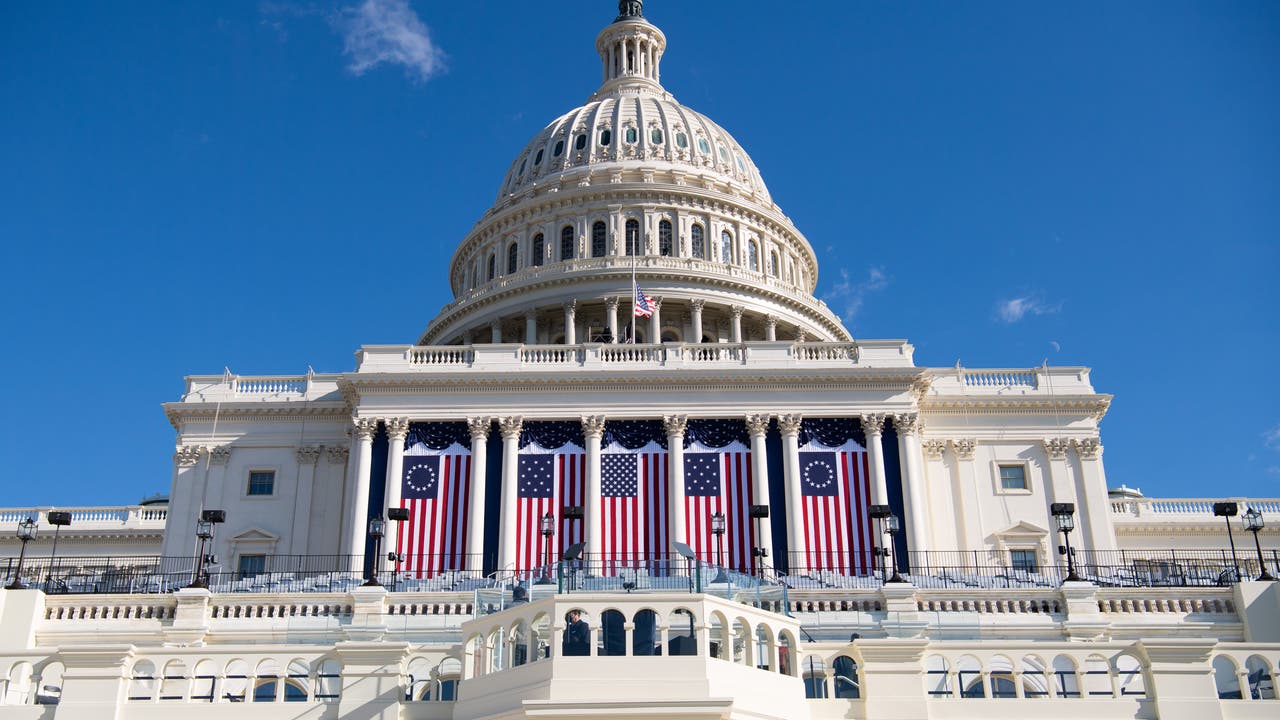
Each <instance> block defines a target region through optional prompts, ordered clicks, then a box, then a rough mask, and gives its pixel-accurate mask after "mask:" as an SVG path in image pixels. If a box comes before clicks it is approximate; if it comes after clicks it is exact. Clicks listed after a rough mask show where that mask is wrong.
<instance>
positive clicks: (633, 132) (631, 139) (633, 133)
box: [625, 128, 640, 145]
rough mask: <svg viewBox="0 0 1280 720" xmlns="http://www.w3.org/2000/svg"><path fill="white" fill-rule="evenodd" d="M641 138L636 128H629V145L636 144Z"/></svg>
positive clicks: (627, 137)
mask: <svg viewBox="0 0 1280 720" xmlns="http://www.w3.org/2000/svg"><path fill="white" fill-rule="evenodd" d="M639 136H640V135H639V133H637V132H636V129H635V128H627V134H626V136H625V137H626V140H627V144H628V145H633V144H635V142H636V140H637V139H639Z"/></svg>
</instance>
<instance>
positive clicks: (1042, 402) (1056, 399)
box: [920, 395, 1112, 422]
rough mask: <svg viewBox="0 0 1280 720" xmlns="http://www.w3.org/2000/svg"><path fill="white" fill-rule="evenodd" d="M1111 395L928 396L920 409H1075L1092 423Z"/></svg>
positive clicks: (949, 412) (932, 412)
mask: <svg viewBox="0 0 1280 720" xmlns="http://www.w3.org/2000/svg"><path fill="white" fill-rule="evenodd" d="M1111 397H1112V396H1111V395H1078V396H1075V397H1067V396H1062V395H1054V396H1052V397H1049V396H1045V397H1030V396H1026V395H1008V396H993V397H984V398H978V397H973V396H970V397H966V398H955V399H951V398H945V397H939V396H938V395H929V396H927V397H926V398H924V399H922V400H921V401H920V410H921V411H924V412H926V413H927V414H930V415H948V416H963V415H966V414H970V413H972V414H980V415H981V414H992V415H994V414H1001V413H1005V414H1011V415H1052V414H1054V413H1061V412H1078V413H1080V414H1082V415H1084V416H1085V417H1086V418H1089V419H1091V420H1094V421H1095V422H1097V421H1099V420H1101V418H1102V416H1103V415H1105V414H1106V412H1107V409H1108V408H1109V407H1111Z"/></svg>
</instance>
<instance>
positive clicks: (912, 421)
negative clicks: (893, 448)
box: [893, 413, 924, 435]
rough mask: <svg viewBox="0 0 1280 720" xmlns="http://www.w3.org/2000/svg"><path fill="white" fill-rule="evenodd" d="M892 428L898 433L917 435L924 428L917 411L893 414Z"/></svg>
mask: <svg viewBox="0 0 1280 720" xmlns="http://www.w3.org/2000/svg"><path fill="white" fill-rule="evenodd" d="M893 428H894V429H895V430H897V431H898V434H899V435H918V434H920V432H921V431H922V430H924V423H922V422H920V414H919V413H897V414H895V415H894V416H893Z"/></svg>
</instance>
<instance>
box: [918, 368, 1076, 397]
mask: <svg viewBox="0 0 1280 720" xmlns="http://www.w3.org/2000/svg"><path fill="white" fill-rule="evenodd" d="M930 374H932V375H933V389H934V390H935V391H936V392H938V393H940V394H943V395H1039V396H1045V397H1048V396H1051V395H1053V396H1057V395H1092V394H1094V389H1093V385H1092V384H1091V383H1090V382H1089V368H1084V367H1043V366H1041V367H1033V368H967V367H954V368H945V369H944V368H934V369H931V370H930Z"/></svg>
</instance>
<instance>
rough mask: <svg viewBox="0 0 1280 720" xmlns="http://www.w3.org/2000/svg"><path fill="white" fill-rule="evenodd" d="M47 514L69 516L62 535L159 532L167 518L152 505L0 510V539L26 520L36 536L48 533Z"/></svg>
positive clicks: (163, 510)
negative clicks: (31, 521)
mask: <svg viewBox="0 0 1280 720" xmlns="http://www.w3.org/2000/svg"><path fill="white" fill-rule="evenodd" d="M51 511H63V512H69V513H71V526H70V527H69V528H64V529H63V531H62V532H64V533H70V532H78V531H85V530H155V531H163V530H164V524H165V520H167V519H168V517H169V508H168V507H166V506H156V505H120V506H96V507H30V508H0V535H13V534H14V532H16V531H17V528H18V523H20V522H22V521H23V520H25V519H27V518H33V519H35V521H36V529H37V532H39V533H40V534H41V535H43V534H44V533H46V532H49V533H52V532H53V526H52V525H50V524H49V512H51Z"/></svg>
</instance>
